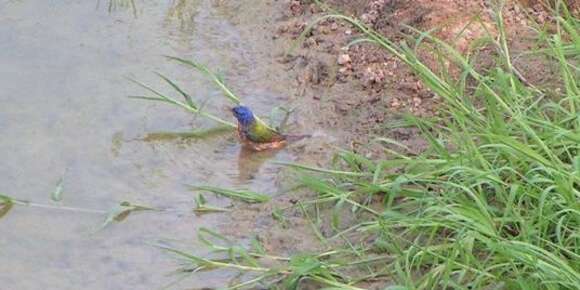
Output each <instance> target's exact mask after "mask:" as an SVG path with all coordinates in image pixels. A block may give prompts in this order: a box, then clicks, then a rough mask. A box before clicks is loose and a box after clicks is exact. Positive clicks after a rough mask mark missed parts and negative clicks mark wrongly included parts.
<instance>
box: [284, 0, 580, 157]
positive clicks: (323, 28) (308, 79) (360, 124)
mask: <svg viewBox="0 0 580 290" xmlns="http://www.w3.org/2000/svg"><path fill="white" fill-rule="evenodd" d="M323 2H324V3H325V4H327V5H328V7H330V9H333V10H336V11H339V12H341V13H344V14H346V15H349V16H353V17H356V18H358V19H361V20H362V21H363V22H364V23H365V24H367V25H368V26H370V27H372V28H373V29H375V30H376V31H378V32H380V33H382V34H383V35H385V36H387V37H388V38H389V39H391V40H393V41H395V42H399V41H402V40H404V39H405V33H409V32H410V31H409V29H408V28H407V27H408V26H411V27H414V28H417V29H419V30H421V31H428V30H431V29H434V28H438V29H436V30H434V31H435V32H434V34H435V35H436V36H437V37H439V38H441V39H444V40H446V41H448V42H450V43H452V44H453V45H454V46H455V47H456V48H457V49H458V50H459V51H460V52H463V53H473V51H471V49H472V48H471V47H470V45H471V44H472V43H473V40H476V39H478V38H481V37H482V36H484V35H485V34H486V33H491V34H495V33H497V32H496V31H495V29H494V25H493V20H492V16H491V15H492V14H493V13H492V11H493V9H494V6H492V5H491V4H489V3H490V2H493V1H484V0H476V1H474V0H439V1H433V0H417V1H404V0H372V1H371V0H356V1H347V0H329V1H323ZM543 3H546V1H530V0H522V1H508V3H507V4H506V6H505V7H504V9H503V15H504V19H505V22H506V27H507V28H508V33H509V38H510V42H511V43H513V44H512V45H513V47H512V49H513V51H512V52H513V54H514V55H517V53H518V52H519V51H524V50H526V49H529V48H530V47H531V46H532V45H533V40H532V38H531V37H530V35H531V32H532V31H531V30H529V29H528V28H527V27H529V26H530V25H531V24H532V23H531V22H530V20H529V19H530V18H531V19H533V20H534V21H535V22H537V23H539V24H545V23H546V22H550V21H551V18H550V14H549V13H548V12H547V10H546V7H547V6H546V5H548V4H543ZM568 4H569V6H570V8H571V10H572V11H575V12H574V13H578V11H580V1H575V0H573V1H569V2H568ZM286 5H287V10H286V11H285V13H284V15H283V17H282V21H281V23H280V25H279V28H278V31H277V34H276V36H275V37H276V38H282V39H291V40H296V39H297V38H298V36H299V35H300V34H301V33H302V32H303V31H304V29H305V27H306V26H307V24H308V23H311V22H313V21H314V20H315V19H317V18H318V17H320V16H322V15H324V13H325V11H323V10H324V9H325V8H327V9H328V7H322V8H321V7H320V6H318V5H316V4H314V3H313V1H308V0H302V1H299V0H288V1H286ZM360 36H361V35H360V34H359V33H358V32H357V31H356V30H355V29H354V28H353V27H351V25H349V24H346V23H344V22H339V21H334V20H326V21H323V22H321V23H319V24H318V25H316V26H315V28H314V29H313V31H312V32H311V33H310V34H309V35H308V36H307V37H306V38H305V40H304V42H303V43H302V44H301V45H300V47H299V48H298V49H296V50H295V51H293V54H292V56H290V57H285V58H283V59H282V60H281V61H283V62H286V63H287V65H288V68H289V69H291V70H293V71H294V72H296V73H298V77H297V86H298V87H299V88H300V90H299V91H300V94H299V95H298V96H297V98H300V99H303V102H305V104H306V105H305V106H304V107H305V108H306V109H305V110H303V111H306V112H302V114H303V115H306V116H311V118H310V119H309V120H308V121H307V122H311V123H314V124H318V125H319V126H320V127H321V128H323V129H324V130H328V128H330V129H331V130H332V128H337V129H336V130H335V132H333V133H334V135H335V136H338V137H339V138H340V139H341V140H342V141H343V143H346V144H348V145H350V147H351V149H353V150H359V149H360V147H361V144H368V141H369V139H371V138H373V137H374V136H376V135H380V136H385V135H388V136H390V137H393V138H396V139H397V140H398V141H400V142H402V143H405V144H406V145H407V146H409V147H410V148H412V150H413V151H415V152H419V151H421V150H422V149H423V148H424V147H425V142H423V141H422V140H421V138H418V137H417V132H415V131H414V130H408V129H397V130H387V129H389V128H390V127H392V126H393V125H392V124H393V121H395V120H396V119H397V118H399V117H398V116H400V115H401V113H403V112H410V113H412V114H414V115H417V116H433V115H436V114H437V113H438V103H439V102H440V100H439V99H438V97H437V96H435V95H434V94H432V93H431V92H430V91H429V90H427V89H426V88H425V87H424V86H423V85H422V84H421V83H420V82H419V81H418V79H417V78H416V77H415V76H414V75H413V74H412V73H411V71H410V70H409V69H408V68H407V67H405V65H404V64H403V63H402V62H401V61H400V60H398V59H396V58H395V57H393V56H392V55H390V54H388V53H387V52H385V51H384V50H383V49H380V48H378V47H376V46H374V45H371V44H360V45H359V44H357V45H353V46H351V47H350V48H345V46H346V45H347V44H349V43H350V42H351V41H353V40H355V39H357V38H358V37H360ZM477 54H478V55H477V57H478V60H477V63H478V65H479V66H480V67H481V68H482V69H484V68H485V67H486V66H489V65H491V64H493V62H494V59H495V58H496V57H497V54H496V53H495V50H494V49H492V48H491V47H484V48H478V50H477ZM419 56H420V57H421V58H422V60H423V61H424V62H425V63H426V64H427V65H428V66H430V67H431V68H433V69H436V67H437V62H436V60H435V59H434V57H433V53H432V52H423V51H419ZM514 62H515V65H516V66H519V67H518V69H520V70H521V73H522V77H523V80H524V81H526V82H528V81H529V82H533V83H554V82H557V80H555V79H550V77H549V76H553V75H554V74H553V73H552V69H551V68H550V67H549V65H547V64H546V63H545V62H543V61H542V60H537V59H530V58H529V57H528V58H525V57H520V58H518V60H515V61H514ZM538 67H540V68H538ZM452 69H453V68H451V70H452ZM452 71H453V70H452ZM301 102H302V101H301ZM321 116H322V117H321ZM338 128H340V129H338Z"/></svg>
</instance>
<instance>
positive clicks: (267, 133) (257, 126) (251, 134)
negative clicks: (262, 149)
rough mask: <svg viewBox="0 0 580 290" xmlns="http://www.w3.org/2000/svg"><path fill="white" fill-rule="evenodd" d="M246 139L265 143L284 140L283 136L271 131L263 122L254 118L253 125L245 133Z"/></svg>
mask: <svg viewBox="0 0 580 290" xmlns="http://www.w3.org/2000/svg"><path fill="white" fill-rule="evenodd" d="M247 134H248V139H250V140H251V141H253V142H258V143H267V142H275V141H282V140H284V136H283V135H282V134H280V133H278V131H276V130H274V129H272V128H271V127H270V126H268V125H267V124H266V123H264V121H262V120H260V119H258V118H256V121H255V122H254V124H253V125H252V126H251V127H250V130H248V132H247Z"/></svg>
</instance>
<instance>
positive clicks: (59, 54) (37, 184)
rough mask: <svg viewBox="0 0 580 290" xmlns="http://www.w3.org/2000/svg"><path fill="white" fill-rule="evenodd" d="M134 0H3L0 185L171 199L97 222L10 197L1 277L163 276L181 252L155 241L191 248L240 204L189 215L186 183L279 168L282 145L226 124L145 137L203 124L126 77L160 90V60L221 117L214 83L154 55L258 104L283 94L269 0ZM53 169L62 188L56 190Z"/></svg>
mask: <svg viewBox="0 0 580 290" xmlns="http://www.w3.org/2000/svg"><path fill="white" fill-rule="evenodd" d="M112 1H115V0H112ZM130 2H131V1H122V0H116V1H115V3H112V4H114V5H109V4H110V3H109V2H108V1H107V0H101V1H100V2H96V1H88V0H67V1H41V0H35V1H28V0H26V1H17V0H0V88H1V89H0V136H2V138H1V139H0V193H4V194H7V195H10V196H13V197H15V198H18V199H23V200H29V201H33V202H35V203H40V204H45V205H49V206H55V207H59V206H67V207H74V208H81V209H90V210H95V211H97V212H98V211H107V210H108V209H110V208H111V207H113V206H114V205H115V204H118V203H119V202H121V201H130V202H133V203H138V204H143V205H149V206H155V207H160V208H167V209H169V210H168V211H166V212H155V213H142V214H136V215H132V216H130V217H129V218H128V219H127V220H125V221H124V222H122V223H119V224H114V225H112V226H110V227H107V228H105V229H103V230H96V229H97V228H98V227H99V225H100V224H101V223H102V222H103V220H104V215H103V214H102V213H90V212H84V211H78V210H72V211H66V210H55V209H46V208H39V207H17V208H15V209H13V210H12V211H11V212H10V213H9V214H8V215H7V216H5V217H4V218H3V219H2V220H0V289H2V290H4V289H6V290H8V289H19V290H24V289H158V288H159V287H162V286H164V285H167V283H170V282H171V281H173V280H175V278H176V277H172V276H167V274H168V273H170V272H171V271H173V270H175V267H176V263H175V260H174V259H172V258H171V257H170V256H168V255H167V254H165V253H163V252H161V251H159V250H158V249H156V248H154V247H152V246H151V245H150V244H152V243H155V242H157V241H159V240H162V239H170V240H175V241H180V242H184V243H186V244H188V245H189V246H190V247H191V248H193V249H195V248H196V247H195V246H196V242H195V236H196V229H199V228H200V227H209V228H212V229H217V230H219V229H221V228H223V227H227V225H228V223H229V221H230V220H231V219H232V218H235V216H233V215H232V214H227V213H226V214H212V215H204V216H195V215H193V214H192V213H191V208H192V207H193V205H194V203H193V196H194V195H193V194H192V192H190V191H188V190H187V188H186V187H185V186H184V184H210V185H218V186H223V187H238V188H239V187H245V188H251V189H254V190H256V191H263V192H269V193H273V192H275V191H276V186H275V182H276V181H275V180H276V176H277V174H278V172H279V168H277V167H276V166H275V165H272V164H271V163H269V162H267V161H268V160H271V159H274V160H288V159H291V158H292V156H290V154H289V153H286V152H284V151H283V152H280V153H278V154H276V155H269V156H261V155H258V156H255V155H247V154H244V152H242V151H240V146H239V145H238V144H237V142H236V141H235V139H234V138H233V136H232V134H228V133H226V134H222V135H217V136H213V137H212V138H208V139H203V140H195V139H179V138H177V139H164V138H155V137H154V136H155V135H149V134H150V133H153V132H158V131H186V130H188V129H191V128H207V127H210V126H212V123H211V122H209V121H207V120H203V119H200V118H193V117H192V116H191V115H189V114H187V113H184V112H181V111H179V110H178V109H176V108H174V107H168V106H166V105H163V104H153V103H147V102H143V101H138V100H131V99H127V98H126V96H128V95H135V94H142V93H144V91H143V90H142V89H140V88H139V87H137V86H135V85H133V84H131V83H130V82H128V81H127V80H126V77H130V78H135V79H138V80H140V81H142V82H145V83H147V84H150V85H152V86H154V87H157V88H160V89H163V90H165V91H166V92H169V91H170V89H169V88H167V86H164V84H163V83H162V81H160V80H159V79H158V78H157V77H156V76H155V75H154V74H153V73H152V72H153V71H159V72H162V73H164V74H165V75H167V76H169V77H170V78H172V79H174V80H176V81H177V82H178V83H179V84H181V85H182V86H183V87H184V88H186V89H187V90H188V91H189V92H191V93H192V94H193V95H194V96H195V97H196V98H197V99H198V100H200V101H204V100H207V102H206V105H205V107H206V109H207V110H210V111H212V112H214V113H216V114H218V115H221V116H227V118H229V113H228V110H227V102H226V101H225V100H224V98H222V97H221V96H220V92H219V91H218V90H217V89H215V88H214V87H213V86H212V85H211V84H210V83H209V82H207V81H206V80H205V79H204V78H203V77H202V76H200V75H198V74H195V73H193V72H192V71H191V70H189V69H187V68H185V67H182V66H179V65H177V64H175V63H171V62H168V61H166V60H165V59H163V58H162V57H161V56H162V55H175V56H181V57H187V58H194V59H196V60H198V61H200V62H203V63H206V64H208V65H209V66H210V67H212V68H217V69H219V70H220V71H222V72H223V73H224V75H225V78H226V81H227V83H228V84H229V85H230V86H231V87H232V88H233V90H234V91H236V92H238V94H239V95H241V96H243V97H244V100H245V102H246V103H247V104H250V105H251V106H253V107H254V108H255V109H256V110H257V111H258V112H259V113H262V114H267V113H268V112H269V110H270V108H272V107H273V106H276V105H281V104H283V103H284V101H285V97H284V96H285V95H286V94H287V93H288V92H289V91H291V88H289V87H288V86H289V85H290V84H291V82H290V81H289V80H288V79H286V78H287V77H285V76H284V73H283V71H282V70H281V69H280V68H279V66H278V65H277V64H276V62H275V60H274V57H275V53H276V51H279V48H277V47H275V45H274V43H273V42H272V40H271V35H272V34H271V27H272V24H271V23H272V22H273V21H274V20H273V17H274V16H273V15H275V13H273V11H272V10H273V9H276V8H275V7H273V6H271V5H277V4H272V3H276V2H275V1H272V3H270V1H219V0H191V1H186V0H183V1H182V0H166V1H160V0H155V1H153V0H150V1H145V0H135V1H134V4H135V7H132V6H131V5H130V4H128V3H130ZM123 3H124V4H126V5H122V4H123ZM152 136H153V137H152ZM63 176H64V190H63V200H62V201H61V202H53V201H51V200H50V198H49V197H50V193H51V192H52V191H53V190H54V188H55V186H56V184H57V183H58V180H59V179H60V178H61V177H63ZM208 197H209V202H210V203H212V204H213V205H217V206H228V205H229V204H230V202H229V201H228V200H227V199H223V198H218V197H212V196H208ZM240 230H241V231H244V230H247V229H240ZM199 251H200V253H201V252H202V251H201V250H199ZM227 275H228V273H211V274H210V273H208V274H201V275H197V276H195V277H192V278H189V279H188V280H187V282H186V283H185V284H183V283H182V284H179V286H174V287H172V289H175V288H187V287H189V288H201V287H215V286H219V285H223V284H222V283H223V280H224V279H225V278H226V277H227Z"/></svg>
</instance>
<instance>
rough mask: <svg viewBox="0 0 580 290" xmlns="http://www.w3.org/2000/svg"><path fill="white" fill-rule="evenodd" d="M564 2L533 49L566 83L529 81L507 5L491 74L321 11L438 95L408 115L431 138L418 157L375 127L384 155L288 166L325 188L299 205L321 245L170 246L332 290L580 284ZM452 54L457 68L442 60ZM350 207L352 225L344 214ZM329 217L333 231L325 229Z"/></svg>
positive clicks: (578, 115)
mask: <svg viewBox="0 0 580 290" xmlns="http://www.w3.org/2000/svg"><path fill="white" fill-rule="evenodd" d="M556 7H557V9H558V10H557V11H554V14H555V18H554V19H555V23H554V28H555V29H551V30H546V31H543V30H538V36H539V39H540V40H542V42H543V44H542V46H543V47H542V48H541V49H538V50H536V51H531V52H529V53H530V54H532V55H535V56H536V57H538V58H542V59H545V60H546V61H548V62H551V63H554V64H555V65H557V66H558V73H559V76H560V79H561V80H562V82H561V84H559V86H561V89H559V90H547V89H542V88H540V87H537V86H536V85H534V84H531V83H529V82H528V81H527V80H526V79H525V78H524V77H523V76H522V74H521V73H520V72H519V71H518V69H517V68H516V67H515V66H514V65H513V58H514V57H513V56H512V54H511V51H510V45H509V42H508V39H507V32H506V29H505V27H504V22H503V17H502V14H501V12H500V11H501V10H502V9H501V7H499V8H498V9H497V10H496V11H498V12H496V13H495V14H494V15H492V16H493V19H494V20H495V24H496V28H497V31H498V33H497V35H491V34H490V35H488V37H487V41H488V43H489V45H491V46H492V47H493V48H494V49H495V51H496V55H497V61H496V64H495V66H494V67H493V68H491V69H487V70H485V71H483V70H480V69H477V68H476V67H475V63H474V60H473V59H472V58H469V57H466V56H464V55H462V54H460V53H459V52H457V51H456V50H455V49H454V48H453V47H452V46H451V45H449V44H447V43H445V42H444V41H441V40H439V39H437V38H435V37H433V36H432V35H431V34H429V33H422V32H420V31H416V30H413V29H412V28H409V29H410V30H411V31H414V33H415V37H412V38H411V37H410V38H409V39H410V40H408V41H406V42H398V43H395V42H393V41H391V40H390V39H387V38H386V37H384V36H383V35H381V34H379V33H377V32H376V31H373V30H372V29H370V28H368V27H367V26H365V25H364V24H362V23H361V22H359V21H358V20H356V19H353V18H350V17H347V16H344V15H340V14H333V15H327V16H324V17H322V18H320V19H319V20H318V21H317V22H319V21H323V20H325V19H330V18H332V19H337V20H342V21H346V22H348V23H350V24H352V25H353V26H354V27H356V28H357V29H358V30H359V31H360V32H361V33H362V35H363V36H364V37H363V38H360V39H357V40H355V41H354V43H351V44H353V45H354V44H359V43H363V42H365V43H372V44H374V45H378V46H379V47H381V48H383V49H385V50H386V51H388V52H389V53H391V54H392V55H394V56H396V57H397V58H399V59H400V60H401V61H403V62H404V63H405V64H406V65H407V66H408V67H409V68H410V69H411V70H412V71H413V72H414V73H415V75H416V76H417V77H418V78H419V79H420V80H421V81H422V82H423V83H424V84H425V85H426V86H427V87H428V88H429V89H430V90H431V91H432V92H433V93H435V94H437V95H438V96H440V97H441V98H442V99H443V100H444V102H443V104H441V107H440V110H441V111H442V113H441V114H440V116H439V117H436V118H432V119H429V120H425V119H420V118H416V117H412V116H408V117H407V119H406V121H407V122H406V123H407V124H408V125H409V126H414V127H417V128H419V129H420V131H421V132H422V134H423V136H424V138H425V139H426V140H427V141H428V142H429V145H430V147H429V149H427V150H426V151H425V152H423V153H421V154H418V155H411V154H408V153H407V152H408V151H407V150H406V149H405V147H404V146H403V145H402V144H399V143H397V142H396V141H394V140H391V139H388V138H384V137H381V138H377V141H378V142H380V143H385V144H387V145H388V146H386V147H385V152H387V155H388V157H387V158H385V159H382V160H373V159H370V158H367V157H366V156H364V155H361V154H357V153H353V152H349V151H340V152H338V153H337V154H336V158H335V159H334V162H333V163H332V164H333V165H332V168H328V169H322V168H315V167H310V166H307V165H299V164H293V165H290V167H291V168H293V169H294V170H296V171H297V172H298V173H299V174H300V175H301V176H302V177H301V178H300V180H299V181H300V183H301V185H302V186H303V187H305V188H308V189H309V190H311V191H313V192H315V193H317V196H316V197H315V198H314V199H313V200H308V201H300V202H298V205H297V206H299V208H300V209H301V210H302V212H303V213H304V216H305V217H307V219H308V220H310V221H311V224H312V228H313V229H314V232H315V233H316V234H317V236H318V237H319V238H320V240H321V241H322V242H323V244H324V245H326V246H327V247H328V251H327V252H324V253H319V254H310V255H307V256H300V257H298V256H297V257H295V258H293V257H275V258H271V257H270V259H274V260H276V261H277V262H278V263H279V264H281V265H279V266H277V267H270V266H265V265H263V264H261V263H260V261H261V259H260V258H264V257H266V256H267V255H266V254H264V253H263V252H260V251H252V250H251V249H244V250H240V248H235V250H234V249H233V248H232V247H222V248H216V246H215V245H213V244H211V243H208V245H209V246H210V248H213V249H214V250H216V251H221V252H225V253H228V254H229V256H227V257H222V259H217V260H216V259H206V258H201V257H198V256H192V255H189V254H187V253H184V252H181V251H179V250H176V249H171V248H169V249H168V250H169V251H171V252H173V253H175V254H177V255H179V256H180V257H182V258H183V259H184V260H185V261H186V265H187V264H189V265H190V266H191V267H192V268H191V271H200V270H202V269H203V270H207V269H215V268H228V269H237V270H239V271H241V272H252V273H254V276H251V277H252V278H248V279H247V280H246V281H245V282H242V283H239V284H236V285H234V286H232V287H231V289H239V288H247V289H255V288H252V287H258V286H256V285H259V287H263V288H268V287H270V288H275V287H278V288H279V289H300V287H301V284H303V283H305V282H306V281H310V282H313V283H318V285H323V286H326V287H328V288H326V289H360V288H357V287H364V286H359V285H368V284H363V282H365V283H378V284H380V285H390V286H388V287H386V286H384V287H386V288H385V289H580V154H579V149H580V148H579V147H580V112H579V109H580V89H579V87H578V82H579V76H578V70H579V67H578V62H579V60H580V36H579V34H578V31H580V22H579V20H578V19H577V18H575V17H573V16H572V15H571V14H570V12H569V11H567V10H566V7H565V6H564V5H557V6H556ZM317 22H315V23H313V24H312V25H310V26H308V27H307V28H306V30H305V31H304V33H303V36H305V35H307V34H308V33H309V30H310V29H312V27H314V25H316V23H317ZM548 31H552V32H548ZM302 38H303V37H302ZM418 48H421V49H430V50H431V51H432V52H433V53H435V54H436V56H437V57H438V58H439V59H440V60H441V63H440V67H439V69H437V70H435V69H432V68H430V67H429V66H427V65H426V64H425V63H424V62H422V60H421V58H420V57H419V56H418ZM449 64H450V65H452V66H455V67H456V68H457V69H458V70H459V71H460V73H459V74H456V75H455V74H454V75H451V74H450V73H449V70H446V69H442V68H445V67H446V65H449ZM393 148H395V149H393ZM377 200H378V201H380V204H377ZM345 213H348V214H354V215H356V217H357V219H356V222H354V223H345V222H344V221H343V220H342V217H343V216H344V214H345ZM278 216H279V213H278ZM325 217H327V218H326V220H327V221H326V223H325V224H327V225H330V228H331V229H332V231H333V233H332V235H331V236H328V234H327V233H326V234H325V235H323V234H322V233H321V232H322V231H320V230H319V229H318V226H319V225H320V224H321V223H323V222H322V221H321V220H323V219H325ZM337 244H338V245H339V246H338V247H337V246H336V245H337ZM340 245H344V246H343V247H341V246H340ZM267 265H271V263H270V264H267ZM321 287H322V286H321Z"/></svg>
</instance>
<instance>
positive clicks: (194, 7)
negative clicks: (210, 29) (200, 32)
mask: <svg viewBox="0 0 580 290" xmlns="http://www.w3.org/2000/svg"><path fill="white" fill-rule="evenodd" d="M199 3H200V1H191V0H174V1H173V3H172V4H171V7H170V8H169V9H168V10H167V15H166V18H165V22H166V23H171V22H175V21H176V22H177V23H178V25H179V30H180V31H181V32H193V31H194V30H195V21H194V20H195V16H196V15H197V12H198V6H199Z"/></svg>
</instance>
